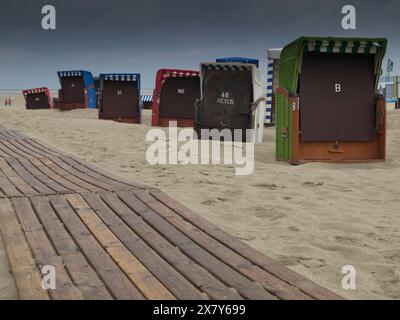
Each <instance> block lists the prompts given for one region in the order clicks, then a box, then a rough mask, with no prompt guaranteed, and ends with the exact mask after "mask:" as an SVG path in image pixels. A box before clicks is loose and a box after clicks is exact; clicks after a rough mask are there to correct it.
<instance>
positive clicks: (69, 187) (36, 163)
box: [29, 158, 87, 193]
mask: <svg viewBox="0 0 400 320" xmlns="http://www.w3.org/2000/svg"><path fill="white" fill-rule="evenodd" d="M29 161H30V162H31V163H32V165H34V166H35V167H36V168H37V169H38V170H40V171H41V172H43V174H45V175H46V176H47V177H49V178H50V179H51V180H53V181H55V182H56V183H58V184H59V185H61V186H63V187H64V188H66V190H68V191H73V192H77V193H81V192H86V191H87V190H86V189H83V188H81V187H80V186H78V185H76V184H74V183H72V182H71V181H69V180H67V179H65V178H64V177H62V176H60V175H58V174H57V173H55V172H54V171H52V170H51V169H49V168H48V167H47V166H46V165H45V164H44V163H43V162H41V161H39V160H38V159H34V158H33V159H29Z"/></svg>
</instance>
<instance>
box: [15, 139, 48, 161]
mask: <svg viewBox="0 0 400 320" xmlns="http://www.w3.org/2000/svg"><path fill="white" fill-rule="evenodd" d="M8 143H9V145H10V146H12V147H13V148H15V149H18V150H22V151H23V152H25V153H26V154H28V155H29V158H43V157H49V155H47V154H45V153H44V152H43V153H41V152H40V151H39V150H37V149H34V148H30V147H29V144H27V143H26V142H25V141H24V140H9V141H8Z"/></svg>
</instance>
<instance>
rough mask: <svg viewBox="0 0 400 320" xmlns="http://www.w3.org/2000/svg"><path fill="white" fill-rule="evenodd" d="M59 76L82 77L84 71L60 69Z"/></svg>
mask: <svg viewBox="0 0 400 320" xmlns="http://www.w3.org/2000/svg"><path fill="white" fill-rule="evenodd" d="M58 76H59V77H60V78H65V77H81V76H82V71H59V72H58Z"/></svg>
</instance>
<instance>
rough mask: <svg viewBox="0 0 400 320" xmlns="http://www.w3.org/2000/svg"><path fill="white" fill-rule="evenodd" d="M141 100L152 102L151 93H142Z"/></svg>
mask: <svg viewBox="0 0 400 320" xmlns="http://www.w3.org/2000/svg"><path fill="white" fill-rule="evenodd" d="M142 102H153V95H151V94H146V95H142Z"/></svg>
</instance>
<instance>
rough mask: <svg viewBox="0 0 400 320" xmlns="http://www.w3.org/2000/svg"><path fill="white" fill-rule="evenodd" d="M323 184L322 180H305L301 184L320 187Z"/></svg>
mask: <svg viewBox="0 0 400 320" xmlns="http://www.w3.org/2000/svg"><path fill="white" fill-rule="evenodd" d="M323 185H324V183H323V182H311V181H306V182H304V183H303V184H302V186H303V187H322V186H323Z"/></svg>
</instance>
